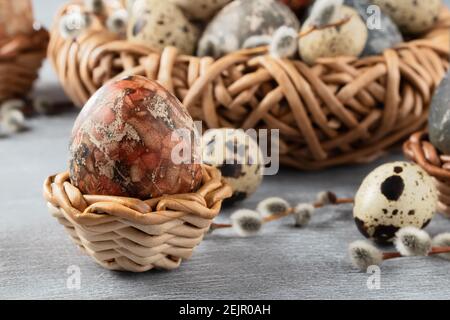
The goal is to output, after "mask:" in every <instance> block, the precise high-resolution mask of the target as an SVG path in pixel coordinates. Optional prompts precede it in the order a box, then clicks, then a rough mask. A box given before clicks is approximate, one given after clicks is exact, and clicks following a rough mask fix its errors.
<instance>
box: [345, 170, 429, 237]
mask: <svg viewBox="0 0 450 320" xmlns="http://www.w3.org/2000/svg"><path fill="white" fill-rule="evenodd" d="M436 203H437V191H436V188H435V186H434V183H433V180H432V178H431V177H430V176H429V175H428V174H427V173H426V172H425V171H424V170H423V169H422V168H421V167H419V166H418V165H416V164H413V163H408V162H393V163H387V164H384V165H382V166H380V167H378V168H376V169H375V170H373V171H372V172H371V173H370V174H369V175H368V176H367V177H366V178H365V179H364V181H363V182H362V184H361V186H360V187H359V190H358V192H357V193H356V197H355V205H354V209H353V216H354V218H355V222H356V226H357V227H358V229H359V231H360V232H361V233H362V234H363V235H364V236H366V237H367V238H370V239H372V240H374V241H376V242H378V243H389V242H391V241H392V240H393V239H394V236H395V233H396V232H397V231H398V230H399V229H401V228H403V227H407V226H414V227H417V228H425V227H426V226H427V225H428V223H429V222H430V221H431V219H432V218H433V215H434V213H435V211H436Z"/></svg>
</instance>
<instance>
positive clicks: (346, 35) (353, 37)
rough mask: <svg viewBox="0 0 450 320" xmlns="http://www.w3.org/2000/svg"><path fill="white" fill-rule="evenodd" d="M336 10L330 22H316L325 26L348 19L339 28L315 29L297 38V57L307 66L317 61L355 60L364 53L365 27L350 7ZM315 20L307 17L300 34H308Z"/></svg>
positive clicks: (366, 35) (312, 17)
mask: <svg viewBox="0 0 450 320" xmlns="http://www.w3.org/2000/svg"><path fill="white" fill-rule="evenodd" d="M337 10H338V12H337V14H334V15H330V17H333V19H332V20H330V21H323V19H319V20H320V21H322V23H323V24H325V25H326V24H329V23H334V22H338V21H340V20H343V19H345V18H346V17H350V20H349V21H348V22H347V23H345V24H343V25H341V26H338V27H331V28H325V29H322V30H316V31H313V32H312V33H310V34H308V35H306V36H303V37H301V38H300V40H299V50H300V55H301V57H302V59H303V60H304V61H305V62H306V63H308V64H314V63H315V62H316V60H317V59H319V58H324V57H337V56H355V57H357V56H359V55H361V53H362V52H363V50H364V47H365V46H366V42H367V37H368V34H367V27H366V24H365V23H364V22H363V20H362V19H361V17H360V16H359V14H358V12H357V11H356V10H354V9H353V8H350V7H347V6H341V7H339V8H338V9H337ZM313 12H314V10H313ZM316 21H317V18H316V17H314V16H310V17H309V18H308V19H307V20H306V21H305V23H304V24H303V27H302V30H301V32H306V31H308V30H309V29H310V28H311V26H312V25H314V24H316Z"/></svg>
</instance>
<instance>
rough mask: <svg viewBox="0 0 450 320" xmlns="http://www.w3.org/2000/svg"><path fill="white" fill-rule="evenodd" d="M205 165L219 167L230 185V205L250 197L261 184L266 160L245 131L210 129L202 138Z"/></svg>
mask: <svg viewBox="0 0 450 320" xmlns="http://www.w3.org/2000/svg"><path fill="white" fill-rule="evenodd" d="M202 146H203V148H202V150H203V163H205V164H208V165H211V166H214V167H216V168H217V169H219V170H220V172H221V173H222V177H223V178H224V180H225V181H226V182H227V183H228V184H229V185H230V186H231V189H232V190H233V195H232V197H231V198H230V199H227V200H226V201H225V203H226V204H231V203H234V202H236V201H239V200H244V199H246V198H248V197H249V196H251V195H252V194H253V193H254V192H255V191H256V190H257V189H258V187H259V186H260V185H261V182H262V179H263V173H264V161H263V154H262V152H261V149H260V148H259V146H258V143H257V142H256V141H255V140H254V139H253V137H251V136H250V135H248V134H246V133H245V131H244V130H242V129H225V128H222V129H210V130H208V131H206V132H205V134H204V135H203V139H202Z"/></svg>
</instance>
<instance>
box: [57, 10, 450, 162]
mask: <svg viewBox="0 0 450 320" xmlns="http://www.w3.org/2000/svg"><path fill="white" fill-rule="evenodd" d="M71 5H74V4H70V5H68V6H66V7H64V8H63V9H62V10H61V12H60V13H59V15H58V17H57V19H56V23H55V26H57V25H58V20H59V18H60V17H61V15H62V14H64V12H65V11H66V10H67V8H68V7H70V6H71ZM449 28H450V14H449V11H448V10H447V9H443V10H442V14H441V17H440V19H439V21H438V23H437V24H436V25H435V27H434V29H433V30H432V31H431V32H429V33H428V34H426V35H424V36H423V37H422V38H421V39H417V40H413V41H410V42H406V43H403V44H401V45H399V46H398V47H396V48H395V49H389V50H386V51H385V52H384V54H383V55H380V56H375V57H367V58H362V59H356V58H351V57H338V58H327V59H322V60H320V61H319V62H318V63H317V64H316V65H314V66H312V67H310V66H308V65H306V64H305V63H303V62H302V61H298V60H287V59H285V60H279V59H275V58H273V57H271V56H269V55H255V54H251V52H250V53H248V54H245V53H242V52H236V53H233V54H229V55H227V56H225V57H223V58H221V59H219V60H217V61H214V60H213V59H212V58H210V57H203V58H199V57H192V56H185V55H180V54H179V53H178V51H177V49H175V48H173V47H167V48H166V49H165V50H164V51H163V52H162V53H157V52H155V51H154V50H152V49H151V48H148V47H146V46H144V45H141V44H135V43H131V42H127V41H124V40H119V39H118V38H117V37H116V36H115V35H113V34H111V33H110V32H108V31H107V30H106V29H105V28H104V27H103V26H102V24H101V23H100V21H99V20H98V19H97V20H95V19H94V23H93V26H92V27H91V28H90V29H89V30H87V31H86V32H84V33H83V34H82V35H81V36H80V37H78V38H77V39H75V40H67V39H63V38H62V37H61V35H60V34H59V32H58V30H57V28H53V30H52V34H51V42H50V47H49V57H50V60H51V61H52V63H53V66H54V68H55V70H56V72H57V74H58V76H59V79H60V80H61V82H62V84H63V86H64V88H65V90H66V92H67V94H68V95H69V96H70V97H71V99H72V100H73V101H74V102H75V103H76V104H77V105H78V106H80V107H81V106H82V105H83V104H84V103H85V102H86V101H87V99H88V98H89V97H90V96H91V95H92V94H93V93H94V92H95V91H96V90H97V89H98V88H99V87H100V86H102V85H103V84H104V83H105V82H107V81H109V80H111V79H117V78H120V77H123V76H126V75H136V74H137V75H144V76H147V77H149V78H151V79H156V80H158V81H159V82H160V83H161V84H162V85H164V86H165V87H167V88H168V89H169V90H170V91H171V92H173V93H174V94H175V95H176V96H177V97H178V98H179V99H180V100H181V101H183V103H184V105H185V106H186V107H187V108H188V110H189V112H190V113H191V115H192V116H193V117H194V118H195V119H198V120H203V121H204V123H205V124H206V126H207V127H209V128H215V127H234V128H238V127H239V128H244V129H247V128H257V129H260V128H267V129H279V130H280V136H281V141H280V155H281V161H282V163H283V164H285V165H289V166H292V167H295V168H299V169H307V170H317V169H322V168H325V167H330V166H335V165H341V164H347V163H355V162H365V161H370V160H371V159H373V158H374V157H376V156H379V155H380V154H381V153H382V151H383V150H384V149H386V148H387V147H389V146H391V145H392V144H394V143H396V142H398V141H400V140H402V139H403V138H405V137H407V136H408V135H409V134H411V133H412V132H414V131H416V130H418V129H420V128H421V127H423V125H424V123H425V122H426V118H427V111H428V105H429V102H430V97H431V95H432V93H433V91H434V89H435V87H436V86H437V84H438V83H439V82H440V80H441V79H442V78H443V76H444V74H445V72H446V70H447V69H448V67H449V61H448V57H449V51H450V35H449V32H450V31H449Z"/></svg>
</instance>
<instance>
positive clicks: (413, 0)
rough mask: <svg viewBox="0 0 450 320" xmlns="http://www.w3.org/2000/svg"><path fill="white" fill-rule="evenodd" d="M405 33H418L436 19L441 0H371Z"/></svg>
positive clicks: (428, 27) (427, 28)
mask: <svg viewBox="0 0 450 320" xmlns="http://www.w3.org/2000/svg"><path fill="white" fill-rule="evenodd" d="M372 2H373V4H376V5H378V6H380V8H381V10H383V11H384V12H385V13H386V14H388V15H390V16H391V18H392V20H394V22H395V23H396V24H397V25H398V26H399V28H400V30H401V31H402V32H404V33H406V34H420V33H422V32H425V31H427V30H429V29H430V28H431V27H432V26H433V25H434V24H435V23H436V21H437V19H438V16H439V12H440V9H441V7H442V0H372Z"/></svg>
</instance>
